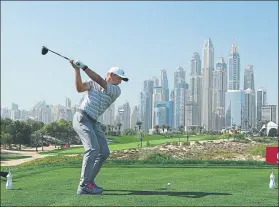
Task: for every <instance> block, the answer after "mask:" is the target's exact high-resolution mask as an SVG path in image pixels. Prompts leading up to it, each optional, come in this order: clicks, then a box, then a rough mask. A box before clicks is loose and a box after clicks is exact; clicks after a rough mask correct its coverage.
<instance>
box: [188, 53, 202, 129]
mask: <svg viewBox="0 0 279 207" xmlns="http://www.w3.org/2000/svg"><path fill="white" fill-rule="evenodd" d="M201 105H202V76H201V59H200V56H199V54H198V53H197V52H195V53H194V54H193V57H192V59H191V74H190V88H189V102H188V103H187V106H186V108H185V110H186V111H185V125H186V126H187V127H188V126H198V125H199V126H200V125H201ZM187 129H188V128H187Z"/></svg>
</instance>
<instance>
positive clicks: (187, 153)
mask: <svg viewBox="0 0 279 207" xmlns="http://www.w3.org/2000/svg"><path fill="white" fill-rule="evenodd" d="M261 145H263V143H258V142H253V141H252V142H249V143H240V142H235V141H220V140H219V141H203V142H194V143H191V144H190V146H189V144H188V146H187V143H178V142H174V143H166V144H163V145H160V146H156V147H144V148H142V149H130V150H121V151H113V152H111V155H110V158H111V159H132V160H142V159H146V158H147V157H148V156H149V155H150V154H152V153H154V152H159V153H162V154H167V155H170V156H171V157H172V158H174V159H197V160H200V159H202V160H220V159H222V160H258V161H264V160H265V157H264V155H262V156H260V155H258V156H252V155H251V154H250V153H249V151H250V149H252V148H254V147H257V146H261Z"/></svg>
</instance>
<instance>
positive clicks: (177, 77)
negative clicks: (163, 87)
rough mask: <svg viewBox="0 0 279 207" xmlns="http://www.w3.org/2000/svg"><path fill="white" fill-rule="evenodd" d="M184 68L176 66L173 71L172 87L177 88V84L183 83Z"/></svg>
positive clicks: (184, 77)
mask: <svg viewBox="0 0 279 207" xmlns="http://www.w3.org/2000/svg"><path fill="white" fill-rule="evenodd" d="M185 79H186V76H185V70H184V69H183V68H182V67H180V66H179V67H178V69H177V70H176V71H175V72H174V88H177V86H176V85H177V84H179V83H185Z"/></svg>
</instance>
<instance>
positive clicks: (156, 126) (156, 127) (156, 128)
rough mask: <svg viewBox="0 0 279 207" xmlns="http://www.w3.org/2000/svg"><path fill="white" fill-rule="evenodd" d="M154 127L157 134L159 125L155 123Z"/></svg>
mask: <svg viewBox="0 0 279 207" xmlns="http://www.w3.org/2000/svg"><path fill="white" fill-rule="evenodd" d="M154 128H155V130H156V134H159V128H160V127H159V126H158V125H155V126H154Z"/></svg>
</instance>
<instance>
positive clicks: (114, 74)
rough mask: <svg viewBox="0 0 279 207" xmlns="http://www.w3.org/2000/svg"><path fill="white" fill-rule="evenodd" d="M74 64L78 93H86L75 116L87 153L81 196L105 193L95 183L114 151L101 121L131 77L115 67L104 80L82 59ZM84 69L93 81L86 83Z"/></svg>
mask: <svg viewBox="0 0 279 207" xmlns="http://www.w3.org/2000/svg"><path fill="white" fill-rule="evenodd" d="M70 63H71V64H72V66H73V68H74V69H75V86H76V90H77V91H78V92H79V93H81V92H85V95H84V98H83V100H82V102H81V104H80V106H79V109H78V110H77V112H76V113H75V115H74V117H73V128H74V130H75V131H76V133H77V134H78V136H79V137H80V139H81V141H82V144H83V147H84V151H85V153H84V157H83V162H82V169H81V178H80V183H79V186H78V189H77V194H79V195H80V194H101V193H102V192H103V188H101V187H99V186H97V185H96V184H95V182H94V180H95V178H96V176H97V174H98V173H99V171H100V168H101V166H102V164H103V162H104V161H105V160H106V159H107V158H108V156H109V154H110V151H109V148H108V144H107V141H106V137H105V134H104V132H103V131H102V129H101V124H100V122H98V121H97V119H98V117H99V116H101V115H102V114H103V113H104V112H105V110H106V109H107V108H108V107H109V106H110V105H111V104H112V103H113V102H114V101H115V100H116V99H117V98H118V97H119V96H120V94H121V90H120V87H119V86H118V85H119V84H120V83H121V81H122V80H123V81H126V82H127V81H128V78H127V77H126V76H125V74H124V71H123V70H122V69H121V68H119V67H112V68H111V69H110V70H109V71H108V73H107V76H106V78H105V79H103V78H102V77H101V76H100V75H98V74H97V73H95V72H94V71H92V70H91V69H90V68H88V67H87V66H86V65H84V64H83V63H82V62H80V61H78V60H70ZM80 69H82V70H83V71H84V72H85V73H86V74H87V75H88V76H89V77H90V78H91V79H92V80H89V81H87V82H82V80H81V76H80Z"/></svg>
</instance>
